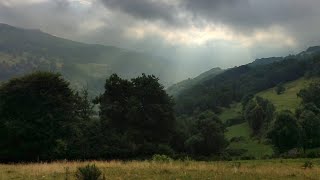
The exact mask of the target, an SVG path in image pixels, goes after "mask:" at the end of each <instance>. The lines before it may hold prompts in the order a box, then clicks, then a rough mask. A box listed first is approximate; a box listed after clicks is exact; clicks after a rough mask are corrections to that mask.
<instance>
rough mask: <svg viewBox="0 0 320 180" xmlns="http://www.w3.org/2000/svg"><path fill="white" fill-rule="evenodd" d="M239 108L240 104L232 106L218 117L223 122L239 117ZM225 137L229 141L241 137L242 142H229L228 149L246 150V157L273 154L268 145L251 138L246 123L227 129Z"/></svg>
mask: <svg viewBox="0 0 320 180" xmlns="http://www.w3.org/2000/svg"><path fill="white" fill-rule="evenodd" d="M241 108H242V106H241V104H240V103H237V104H233V105H231V107H230V108H227V109H224V111H223V112H222V113H221V114H220V115H219V117H220V119H221V120H222V121H223V122H225V121H226V120H228V119H230V118H234V117H237V116H239V115H241ZM225 135H226V137H227V138H228V139H229V140H230V139H231V138H233V137H239V136H242V137H243V138H244V141H241V142H231V143H230V146H229V147H230V148H234V149H247V150H248V152H247V153H246V154H244V155H246V156H254V157H257V158H261V157H263V156H264V155H271V154H272V153H273V151H272V148H271V147H270V146H269V145H265V144H263V143H261V142H258V141H257V140H255V139H253V138H251V136H250V128H249V125H248V123H247V122H245V123H242V124H238V125H234V126H231V127H228V128H227V132H226V134H225Z"/></svg>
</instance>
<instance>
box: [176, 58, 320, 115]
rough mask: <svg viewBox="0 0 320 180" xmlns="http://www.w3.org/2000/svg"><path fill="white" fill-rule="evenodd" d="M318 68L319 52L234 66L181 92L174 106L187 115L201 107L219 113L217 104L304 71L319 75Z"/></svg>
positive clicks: (306, 73) (301, 73) (294, 77)
mask: <svg viewBox="0 0 320 180" xmlns="http://www.w3.org/2000/svg"><path fill="white" fill-rule="evenodd" d="M319 69H320V57H319V56H314V57H312V58H306V59H303V58H295V56H293V57H291V56H290V57H288V58H286V59H284V60H282V61H280V62H275V63H272V64H267V65H261V66H250V65H243V66H239V67H235V68H232V69H229V70H226V71H225V72H223V73H221V74H218V75H217V76H215V77H213V78H211V79H209V80H206V81H204V82H201V83H198V84H196V85H194V86H193V87H191V88H189V89H187V90H184V91H183V92H181V93H180V94H179V96H178V97H177V98H176V106H175V110H176V111H177V113H178V114H188V115H191V114H193V113H194V112H201V111H205V110H211V111H214V112H216V113H219V112H220V107H228V106H229V105H230V104H231V103H233V102H235V101H237V102H240V101H241V100H242V98H244V97H245V96H247V95H251V94H255V93H257V92H259V91H262V90H265V89H268V88H271V87H274V86H276V85H278V84H279V83H282V82H288V81H292V80H296V79H298V78H300V77H302V76H304V75H306V76H313V75H319V72H320V71H319Z"/></svg>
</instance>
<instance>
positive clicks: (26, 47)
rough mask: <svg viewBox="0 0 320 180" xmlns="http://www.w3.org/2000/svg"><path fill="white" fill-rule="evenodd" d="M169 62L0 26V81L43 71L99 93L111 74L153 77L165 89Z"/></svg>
mask: <svg viewBox="0 0 320 180" xmlns="http://www.w3.org/2000/svg"><path fill="white" fill-rule="evenodd" d="M175 69H176V64H174V62H173V61H172V60H168V59H165V58H162V57H160V56H154V55H151V54H147V53H141V52H135V51H130V50H126V49H121V48H117V47H113V46H103V45H95V44H93V45H91V44H84V43H79V42H74V41H70V40H67V39H63V38H59V37H55V36H52V35H50V34H47V33H44V32H41V31H39V30H28V29H21V28H16V27H13V26H10V25H6V24H0V73H1V76H0V79H1V80H7V79H9V78H11V77H15V76H18V75H22V74H25V73H29V72H31V71H35V70H47V71H54V72H60V73H62V74H63V75H64V76H65V77H66V78H67V79H69V80H70V81H71V82H73V84H76V85H77V86H78V87H81V86H86V85H88V86H90V88H92V89H94V90H99V89H100V90H101V88H102V86H101V85H100V86H98V85H96V83H97V82H100V84H101V83H102V82H103V81H104V79H105V78H106V77H108V76H110V75H111V74H113V73H117V74H118V75H120V76H121V77H124V78H133V77H136V76H138V75H141V74H142V73H146V74H154V75H155V76H157V77H158V78H159V79H160V81H161V83H162V84H164V85H165V86H168V85H170V84H172V83H174V82H177V81H178V79H176V70H175Z"/></svg>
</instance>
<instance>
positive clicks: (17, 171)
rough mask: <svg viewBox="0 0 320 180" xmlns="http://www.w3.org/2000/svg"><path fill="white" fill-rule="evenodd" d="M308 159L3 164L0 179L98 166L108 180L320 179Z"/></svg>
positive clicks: (319, 165) (69, 174) (317, 165)
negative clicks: (306, 166)
mask: <svg viewBox="0 0 320 180" xmlns="http://www.w3.org/2000/svg"><path fill="white" fill-rule="evenodd" d="M305 161H307V160H306V159H295V160H290V159H289V160H263V161H261V160H256V161H239V164H240V165H239V166H236V164H237V163H235V162H195V161H184V162H182V161H173V162H170V163H161V162H152V161H151V162H150V161H131V162H122V161H111V162H102V161H96V162H54V163H43V164H38V163H35V164H9V165H4V164H0V179H17V180H20V179H21V180H22V179H23V180H34V179H43V180H51V179H56V180H64V179H69V180H72V179H75V176H74V174H75V171H76V169H77V167H79V166H85V165H86V164H88V163H90V164H93V163H94V164H96V166H97V167H98V168H99V169H101V170H102V172H103V174H104V175H105V178H106V179H137V180H138V179H159V180H160V179H181V180H182V179H240V180H241V179H245V180H247V179H319V172H320V161H319V159H312V160H310V161H311V162H312V163H313V165H314V167H313V168H312V169H303V168H302V165H303V164H304V162H305Z"/></svg>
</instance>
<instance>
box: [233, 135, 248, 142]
mask: <svg viewBox="0 0 320 180" xmlns="http://www.w3.org/2000/svg"><path fill="white" fill-rule="evenodd" d="M245 140H246V138H245V137H243V136H237V137H233V138H231V139H230V142H243V141H245Z"/></svg>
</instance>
